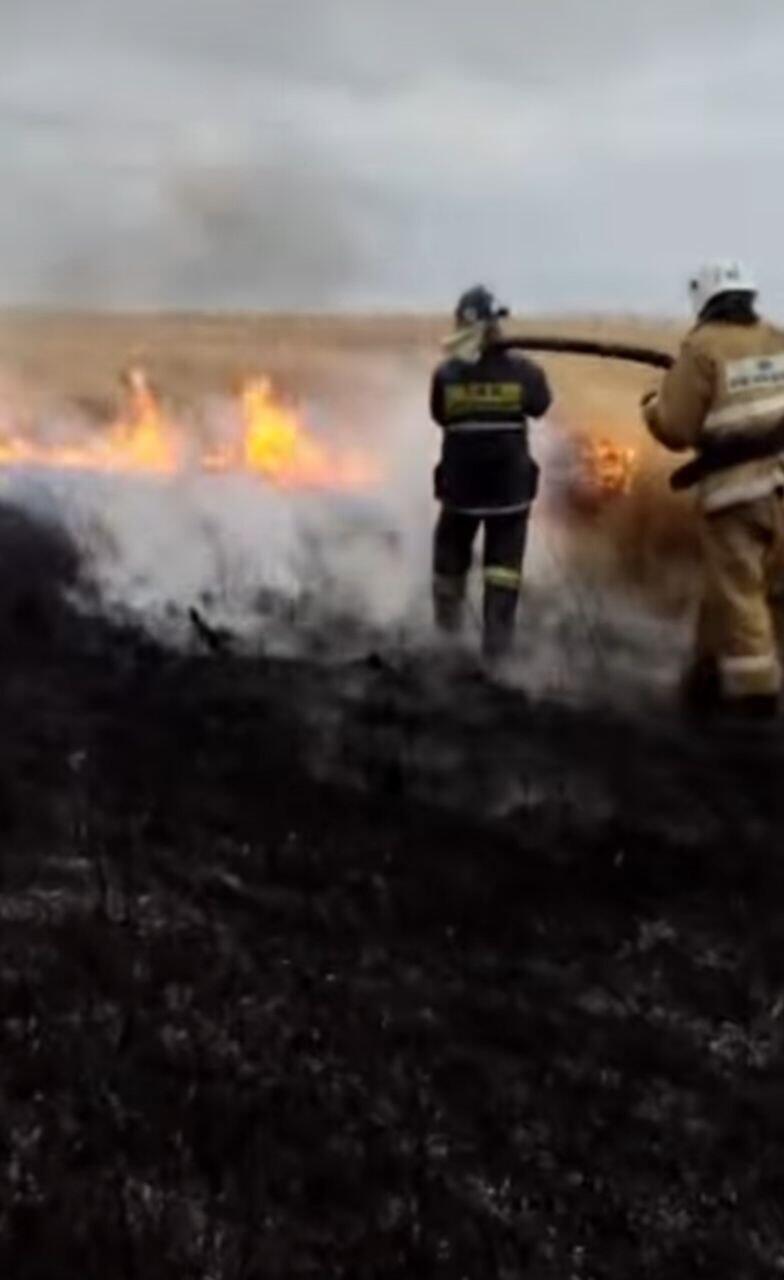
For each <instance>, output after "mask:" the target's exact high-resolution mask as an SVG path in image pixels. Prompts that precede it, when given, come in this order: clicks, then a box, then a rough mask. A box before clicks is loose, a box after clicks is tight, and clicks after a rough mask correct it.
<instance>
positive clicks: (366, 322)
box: [0, 311, 678, 418]
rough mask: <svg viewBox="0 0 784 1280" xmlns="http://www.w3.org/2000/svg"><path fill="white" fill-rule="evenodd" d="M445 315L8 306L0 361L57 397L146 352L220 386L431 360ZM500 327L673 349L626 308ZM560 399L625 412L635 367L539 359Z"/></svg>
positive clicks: (168, 380)
mask: <svg viewBox="0 0 784 1280" xmlns="http://www.w3.org/2000/svg"><path fill="white" fill-rule="evenodd" d="M448 324H449V321H448V318H447V317H433V316H346V317H339V316H287V315H279V316H278V315H269V316H266V315H265V316H253V315H228V314H226V315H221V314H193V315H188V314H177V313H172V314H150V315H145V314H139V315H93V314H90V313H84V314H79V313H54V312H53V313H41V312H32V311H30V312H26V311H11V312H8V311H6V312H4V313H2V314H0V370H3V371H5V372H7V373H8V372H10V373H12V374H13V375H15V376H16V377H18V378H20V379H21V380H22V381H23V382H24V384H25V385H26V386H27V387H29V388H39V389H45V390H46V391H47V392H49V393H51V394H55V395H60V396H63V397H82V396H86V397H99V398H100V397H103V396H106V395H109V394H111V393H113V392H114V390H115V389H116V379H117V373H118V370H119V369H121V368H122V367H123V366H124V365H125V364H127V362H128V360H129V359H131V358H138V359H141V360H143V361H144V363H145V364H147V366H148V367H149V370H150V372H151V374H152V375H153V376H154V378H155V380H156V381H159V382H160V383H161V385H162V386H164V387H165V388H166V389H167V390H168V391H170V392H171V393H172V394H173V395H175V396H177V397H185V398H187V397H189V396H198V395H201V394H203V393H205V392H208V391H214V390H216V389H220V388H223V387H226V386H229V385H231V384H233V383H234V381H236V379H237V378H238V377H241V376H243V375H244V374H245V373H247V371H248V370H256V371H258V370H260V369H262V370H264V371H266V372H269V373H270V374H271V375H272V376H273V377H275V378H279V379H282V380H283V381H284V382H286V381H291V380H304V381H305V382H306V384H308V385H312V386H318V383H319V380H320V379H321V380H324V381H327V382H329V383H330V384H334V373H335V370H336V369H337V370H338V371H340V372H343V371H345V372H346V374H347V376H348V371H349V369H351V370H352V371H353V372H354V373H355V375H356V373H357V372H359V374H360V376H361V365H362V361H370V360H377V359H379V358H383V359H388V360H394V361H397V362H399V363H400V364H403V365H405V364H406V363H408V364H410V365H411V366H412V367H414V368H417V369H418V368H420V367H421V366H425V367H427V366H429V365H430V364H431V363H432V362H433V360H435V359H437V358H438V354H439V340H440V338H441V336H442V335H443V334H444V333H445V332H447V330H448ZM509 332H510V333H520V334H525V333H526V332H528V333H534V332H536V333H543V332H544V333H554V334H558V335H563V334H566V333H568V334H574V335H575V336H579V337H583V336H592V337H602V338H607V339H613V340H628V341H635V342H640V343H647V344H649V345H658V346H661V347H662V348H663V349H664V350H672V349H673V348H674V345H675V343H676V342H677V338H678V330H677V329H676V328H675V327H674V326H666V325H662V324H659V325H656V324H647V323H644V322H642V321H637V320H634V319H632V318H628V319H617V320H613V319H603V318H596V319H591V318H576V319H574V320H570V319H568V318H556V319H552V318H542V319H533V318H532V319H529V320H525V321H517V322H513V323H510V325H509ZM544 364H545V365H546V367H547V369H548V372H549V373H550V374H551V376H552V377H553V380H554V382H555V385H556V389H557V393H558V396H559V400H560V401H561V403H562V405H563V407H564V410H565V412H566V413H569V414H579V415H583V414H585V415H591V414H592V415H595V416H597V417H601V416H602V415H609V416H612V417H618V418H620V417H621V416H623V415H625V414H632V413H633V410H634V409H635V407H636V400H637V397H638V395H639V392H640V390H641V388H642V387H643V386H646V385H647V384H648V382H649V381H650V377H649V375H648V374H647V373H646V370H645V369H639V368H636V367H634V366H631V365H621V364H618V363H615V362H599V361H585V360H584V359H581V358H579V357H575V358H570V357H563V356H557V357H552V358H545V359H544Z"/></svg>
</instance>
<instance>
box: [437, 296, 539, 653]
mask: <svg viewBox="0 0 784 1280" xmlns="http://www.w3.org/2000/svg"><path fill="white" fill-rule="evenodd" d="M508 314H509V313H508V311H507V310H506V309H505V308H499V307H498V306H497V304H496V301H495V299H494V297H493V295H492V294H491V293H490V292H489V291H488V290H487V289H485V288H484V287H483V286H481V285H478V286H476V287H475V288H473V289H469V290H468V292H467V293H464V294H463V296H462V297H461V298H460V301H459V302H458V304H457V308H456V310H455V333H454V334H453V335H452V336H450V337H449V338H448V339H447V340H446V342H445V344H444V346H445V347H446V349H447V350H448V351H449V352H450V355H449V358H448V359H447V360H445V361H444V363H442V364H441V365H440V366H439V367H438V368H437V369H436V371H435V373H434V375H433V380H432V386H431V395H430V412H431V415H432V417H433V418H434V420H435V421H436V422H437V423H438V424H439V426H440V427H441V428H442V429H443V443H442V450H441V460H440V462H439V464H438V466H437V467H436V471H435V496H436V498H437V500H438V502H439V503H440V504H441V511H440V514H439V517H438V522H437V524H436V529H435V536H434V545H433V603H434V609H435V619H436V625H437V626H438V627H439V628H440V629H441V630H442V631H444V632H449V633H454V632H457V631H459V630H460V628H461V626H462V621H463V607H464V601H465V594H466V583H467V577H468V571H469V569H470V567H471V558H472V548H473V544H474V541H475V539H476V535H477V532H478V530H479V527H480V525H483V526H484V616H483V644H482V649H483V654H484V656H485V657H486V658H487V659H489V660H491V661H493V660H495V659H499V658H503V657H504V656H505V655H506V654H507V652H508V650H509V648H510V645H511V642H512V638H513V634H514V623H515V613H516V610H517V602H518V598H519V595H520V583H521V576H522V563H523V555H524V552H525V544H526V535H527V530H528V516H529V512H530V508H531V504H532V502H533V500H534V498H535V496H536V490H537V482H538V476H539V469H538V467H537V465H536V463H535V462H534V460H533V458H532V457H531V455H530V453H529V451H528V431H527V420H528V418H539V417H541V416H542V415H543V414H544V413H546V412H547V410H548V408H549V406H550V402H551V395H550V389H549V387H548V384H547V379H546V378H545V375H544V373H543V372H542V370H541V369H540V368H539V366H538V365H536V364H534V363H533V362H532V361H530V360H527V359H525V358H524V357H522V356H520V355H517V354H513V353H511V352H507V351H504V349H503V347H501V346H499V342H500V339H501V336H502V335H501V330H500V326H499V321H500V320H501V319H502V318H503V317H504V316H507V315H508Z"/></svg>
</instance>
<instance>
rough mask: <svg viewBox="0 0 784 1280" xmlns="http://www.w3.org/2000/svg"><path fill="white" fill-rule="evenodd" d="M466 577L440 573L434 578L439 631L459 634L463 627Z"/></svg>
mask: <svg viewBox="0 0 784 1280" xmlns="http://www.w3.org/2000/svg"><path fill="white" fill-rule="evenodd" d="M465 588H466V581H465V578H459V577H457V576H455V577H449V578H448V577H446V576H445V575H443V574H442V575H439V576H438V577H436V578H435V579H434V580H433V616H434V619H435V624H436V626H437V628H438V630H439V631H442V632H443V633H444V634H445V635H450V636H457V635H459V634H460V632H461V631H462V629H463V620H464V614H465Z"/></svg>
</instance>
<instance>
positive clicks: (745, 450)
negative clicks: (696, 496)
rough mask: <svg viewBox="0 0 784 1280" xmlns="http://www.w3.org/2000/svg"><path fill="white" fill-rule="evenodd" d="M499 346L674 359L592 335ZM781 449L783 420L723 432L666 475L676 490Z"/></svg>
mask: <svg viewBox="0 0 784 1280" xmlns="http://www.w3.org/2000/svg"><path fill="white" fill-rule="evenodd" d="M499 346H500V347H502V348H503V349H504V350H506V351H515V350H516V351H552V352H555V353H557V354H560V353H564V354H567V355H579V356H599V357H600V358H603V359H606V360H630V361H633V362H634V363H635V364H645V365H649V366H652V367H653V368H655V369H671V368H672V366H673V364H674V363H675V360H674V357H673V356H671V355H669V354H668V353H667V352H666V351H657V350H655V349H654V348H652V347H637V346H631V345H629V344H628V343H624V342H599V341H597V340H595V339H593V338H560V337H552V338H548V337H526V338H522V337H521V338H504V339H503V340H502V341H501V342H500V343H499ZM783 451H784V420H782V422H780V423H777V425H776V426H775V427H773V428H772V429H771V430H770V431H766V432H764V433H763V432H760V433H759V434H755V435H753V436H749V435H747V434H746V433H743V432H739V433H736V434H735V435H731V436H725V437H723V438H722V439H721V440H720V441H711V442H710V444H707V443H706V444H705V445H704V446H703V447H702V448H701V449H700V451H699V452H698V454H697V456H696V457H695V458H692V459H691V461H690V462H687V463H686V464H685V465H684V466H682V467H678V469H677V471H674V472H673V473H672V475H671V476H670V488H671V489H672V490H674V491H675V492H676V493H679V492H681V491H682V490H684V489H690V488H692V486H693V485H695V484H697V483H698V482H699V481H700V480H702V479H704V477H705V476H709V475H713V474H714V473H715V472H717V471H725V470H727V468H729V467H736V466H739V465H741V464H742V463H744V462H752V461H757V460H759V459H762V458H771V457H775V456H776V455H777V454H780V453H782V452H783Z"/></svg>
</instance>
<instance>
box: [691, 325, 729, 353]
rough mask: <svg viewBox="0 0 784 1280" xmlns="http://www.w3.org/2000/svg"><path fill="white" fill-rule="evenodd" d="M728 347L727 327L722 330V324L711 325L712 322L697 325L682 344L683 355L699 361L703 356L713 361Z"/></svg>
mask: <svg viewBox="0 0 784 1280" xmlns="http://www.w3.org/2000/svg"><path fill="white" fill-rule="evenodd" d="M723 330H724V331H723ZM726 345H727V334H726V325H725V326H724V327H723V329H722V326H721V325H720V324H711V323H710V321H706V322H705V323H704V324H697V325H695V326H694V328H693V329H690V330H689V332H688V333H687V334H686V337H685V338H684V339H683V342H682V343H681V355H685V356H692V357H696V358H697V359H699V358H700V357H701V356H702V357H703V358H708V359H712V358H713V357H715V356H717V355H719V354H720V353H721V351H722V350H723V348H724V347H725V346H726Z"/></svg>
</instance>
